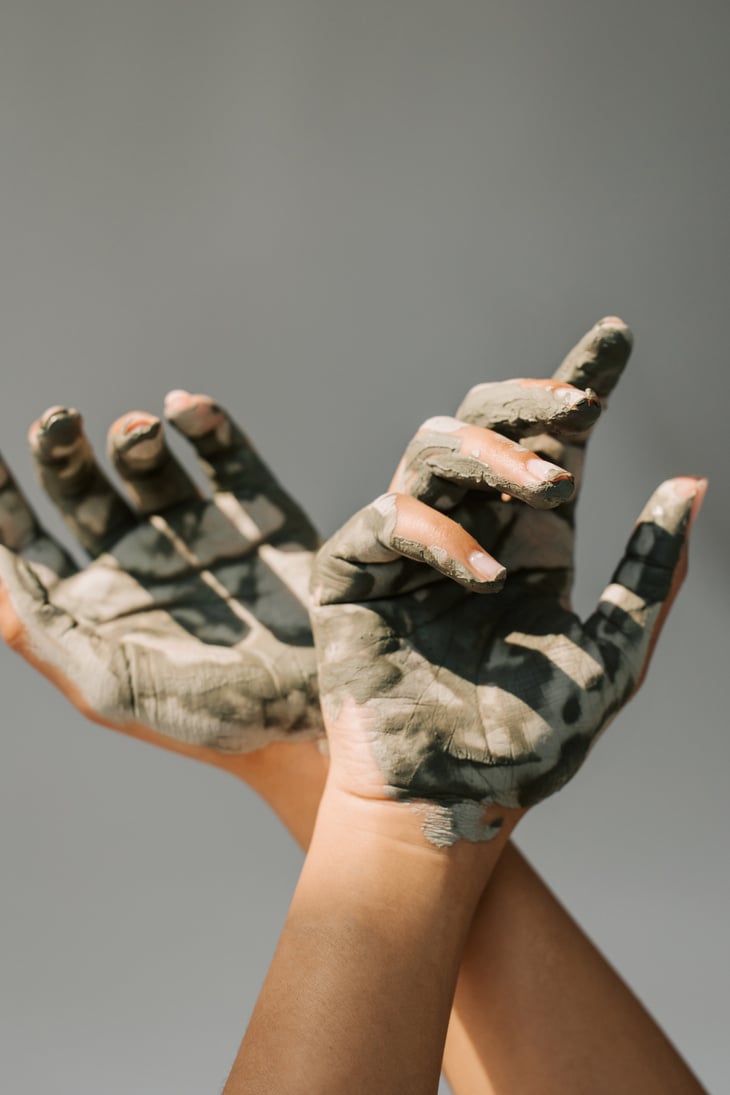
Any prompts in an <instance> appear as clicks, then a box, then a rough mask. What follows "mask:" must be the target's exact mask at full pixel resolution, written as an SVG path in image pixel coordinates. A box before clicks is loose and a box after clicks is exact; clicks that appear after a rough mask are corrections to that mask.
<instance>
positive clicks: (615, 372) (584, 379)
mask: <svg viewBox="0 0 730 1095" xmlns="http://www.w3.org/2000/svg"><path fill="white" fill-rule="evenodd" d="M633 344H634V336H633V334H632V332H631V328H630V327H629V326H628V325H627V324H626V323H624V321H623V320H622V319H619V317H618V316H605V317H604V318H603V319H599V321H598V323H596V324H594V326H593V327H591V329H590V331H588V332H587V333H586V334H585V335H583V338H581V339H580V341H579V342H578V343H576V345H575V346H574V347H573V349H572V350H571V351H570V352H569V353H568V354H567V356H566V357H565V358H564V360H563V361H562V362H561V364H560V365H558V367H557V369H556V370H555V372H554V373H553V379H554V380H560V381H562V382H563V383H566V384H572V385H573V386H574V387H576V388H582V389H583V390H585V389H586V388H591V389H592V390H593V391H594V392H595V393H596V395H598V396H599V398H600V399H601V401H602V402H605V400H606V399H607V398H608V396H609V395H610V394H611V392H612V391H613V389H614V388H615V387H616V384H617V383H618V381H619V378H620V377H621V374H622V372H623V371H624V368H625V367H626V362H627V361H628V360H629V355H630V354H631V349H632V346H633Z"/></svg>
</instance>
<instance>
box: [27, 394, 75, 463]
mask: <svg viewBox="0 0 730 1095" xmlns="http://www.w3.org/2000/svg"><path fill="white" fill-rule="evenodd" d="M83 425H84V420H83V418H82V417H81V415H80V414H79V412H78V411H77V410H76V409H75V407H65V406H63V405H62V404H54V405H53V406H52V407H48V409H47V410H45V411H44V412H43V414H42V415H41V416H40V417H39V418H36V420H35V421H34V422H32V423H31V425H30V428H29V430H28V442H29V444H30V447H31V449H32V450H33V452H34V454H35V455H37V456H48V455H51V454H52V453H53V451H54V449H57V448H65V447H67V446H69V445H73V444H75V442H76V441H78V440H79V438H80V437H81V436H82V434H83Z"/></svg>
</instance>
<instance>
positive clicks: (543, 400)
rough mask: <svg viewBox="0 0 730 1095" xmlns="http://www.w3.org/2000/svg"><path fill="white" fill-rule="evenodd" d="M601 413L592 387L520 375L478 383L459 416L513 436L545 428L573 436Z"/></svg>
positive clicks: (548, 430)
mask: <svg viewBox="0 0 730 1095" xmlns="http://www.w3.org/2000/svg"><path fill="white" fill-rule="evenodd" d="M600 413H601V403H600V400H599V399H598V396H597V395H596V394H595V392H593V391H591V389H590V388H589V389H588V390H587V391H581V390H580V389H578V388H575V387H573V386H572V385H571V384H564V383H562V382H561V381H557V380H533V379H528V378H519V379H516V380H500V381H496V382H493V383H490V384H477V385H475V387H473V388H472V389H471V390H470V391H469V392H467V394H466V397H465V398H464V399H463V401H462V403H461V405H460V406H459V409H458V411H457V412H456V417H457V418H459V419H461V420H462V421H463V422H471V423H473V424H474V425H475V426H482V427H483V428H485V429H489V430H499V432H500V433H503V434H505V435H506V436H507V437H512V438H521V437H528V436H530V435H531V434H536V433H544V432H546V431H547V432H549V433H556V434H559V435H561V436H567V437H571V436H574V435H576V434H577V435H580V434H583V433H585V432H586V431H587V430H589V429H590V428H591V427H592V426H593V424H594V423H595V422H596V420H597V419H598V416H599V415H600Z"/></svg>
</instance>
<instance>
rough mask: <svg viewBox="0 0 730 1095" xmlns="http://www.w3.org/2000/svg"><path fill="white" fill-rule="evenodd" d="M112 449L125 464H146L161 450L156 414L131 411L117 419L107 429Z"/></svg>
mask: <svg viewBox="0 0 730 1095" xmlns="http://www.w3.org/2000/svg"><path fill="white" fill-rule="evenodd" d="M109 438H110V441H111V444H112V447H113V449H114V451H115V452H116V454H117V456H118V457H121V458H122V459H123V460H124V462H125V463H127V464H146V463H148V462H149V461H150V460H154V459H155V457H157V456H158V455H159V453H160V452H161V451H162V449H163V447H164V444H165V441H164V436H163V433H162V423H161V421H160V419H159V418H157V416H156V415H153V414H148V413H147V412H146V411H133V412H132V413H131V414H127V415H123V416H122V418H119V419H117V421H116V422H115V423H114V425H113V426H112V427H111V430H110V431H109Z"/></svg>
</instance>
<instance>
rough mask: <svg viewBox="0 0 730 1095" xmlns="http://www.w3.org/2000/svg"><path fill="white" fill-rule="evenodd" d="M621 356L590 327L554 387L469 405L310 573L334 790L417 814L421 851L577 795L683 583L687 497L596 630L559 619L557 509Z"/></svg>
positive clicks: (695, 496) (561, 535) (483, 388)
mask: <svg viewBox="0 0 730 1095" xmlns="http://www.w3.org/2000/svg"><path fill="white" fill-rule="evenodd" d="M630 346H631V339H630V334H629V332H628V329H627V328H626V327H625V325H624V324H623V323H622V322H621V321H620V320H613V319H610V320H605V321H602V323H601V324H599V325H597V326H596V327H595V328H594V329H593V330H592V331H590V332H589V333H588V335H586V337H585V338H584V339H583V340H581V342H580V343H579V344H578V346H577V347H576V348H575V349H574V350H573V351H572V352H571V353H570V354H569V355H568V357H567V358H566V360H565V361H564V362H563V364H562V365H561V366H560V368H559V369H558V370H557V372H556V374H555V377H554V379H553V381H524V380H516V381H506V382H503V383H497V384H487V385H480V386H478V387H477V388H475V389H473V390H472V391H471V392H470V393H469V395H468V396H467V398H466V399H465V401H464V403H463V404H462V406H461V408H460V409H459V412H458V416H459V417H458V419H431V420H429V421H428V422H426V423H425V424H424V426H423V427H422V428H421V430H419V432H418V433H417V434H416V437H415V438H414V440H413V441H412V442H411V444H410V446H409V448H408V450H407V452H406V454H405V457H404V459H403V460H402V462H401V465H400V467H399V469H398V472H397V473H396V477H395V480H394V482H393V485H392V493H390V494H387V495H385V496H383V497H381V498H379V499H377V500H376V501H375V502H374V503H372V504H371V505H370V506H368V507H366V508H365V509H364V510H361V511H360V512H359V513H358V514H356V515H355V517H353V518H352V519H351V520H350V521H349V522H348V523H347V524H346V525H345V526H344V528H343V529H341V530H340V532H338V533H336V534H335V536H333V537H332V538H331V539H330V540H329V541H328V542H327V543H326V544H325V546H324V547H323V548H322V549H321V551H320V553H319V555H318V556H317V558H316V560H315V566H314V574H313V589H314V601H315V607H314V608H313V612H312V618H313V625H314V633H315V640H316V646H317V650H318V657H319V664H320V694H321V700H322V706H323V713H324V717H325V723H326V726H327V732H328V737H329V739H330V751H331V758H332V768H333V777H334V778H336V779H337V782H338V784H339V785H340V786H341V787H342V788H343V789H345V790H346V791H349V792H351V793H353V794H355V795H359V796H363V797H370V798H381V799H383V798H389V799H396V800H399V801H402V802H406V803H410V804H411V805H412V806H415V807H416V808H418V809H420V810H422V811H423V813H424V821H423V829H424V832H425V834H426V836H427V838H428V839H429V840H430V841H431V842H432V843H435V844H443V845H448V844H451V843H453V842H454V841H456V840H457V839H459V838H460V837H463V838H466V839H468V840H485V839H489V838H490V837H491V836H493V835H494V832H495V831H496V829H497V828H498V827H499V825H500V824H501V822H502V820H503V816H504V811H505V810H512V809H517V810H521V809H525V808H527V807H529V806H531V805H533V804H534V803H536V802H538V801H540V800H541V799H542V798H544V797H546V796H547V795H549V794H551V793H553V792H554V791H556V790H558V789H559V788H560V787H562V786H563V785H564V784H565V783H566V782H567V781H568V780H569V779H570V778H571V777H572V776H573V775H574V773H575V772H576V771H577V769H578V768H579V766H580V765H581V764H582V762H583V760H584V759H585V756H586V754H587V752H588V750H589V748H590V747H591V745H592V744H593V742H594V741H595V740H596V738H597V736H598V734H599V733H600V731H601V730H602V729H603V728H604V727H605V726H606V725H607V723H608V722H609V720H610V719H611V718H612V717H613V716H614V715H615V714H616V712H617V711H618V710H619V709H620V708H621V707H622V706H623V704H624V703H626V701H627V700H628V698H629V696H630V695H631V694H632V693H633V692H634V691H635V689H636V688H637V687H638V685H639V683H640V681H641V679H642V677H643V674H644V672H645V670H646V666H647V663H648V660H649V657H650V654H651V650H652V648H653V644H654V642H655V641H656V638H657V635H658V632H659V629H660V627H661V625H662V623H663V620H664V617H665V615H666V613H667V611H668V609H669V607H670V605H671V603H672V601H673V599H674V596H675V595H676V592H677V590H678V588H679V585H680V584H681V581H682V579H683V577H684V573H685V569H686V542H687V535H688V532H689V528H690V525H691V522H692V520H693V518H694V516H695V515H696V513H697V511H698V509H699V505H700V503H701V499H702V496H703V494H704V487H705V484H704V482H703V481H698V480H695V479H691V478H683V479H675V480H670V481H668V482H667V483H664V484H662V485H661V486H660V487H659V488H658V489H657V491H656V492H655V493H654V494H653V495H652V498H651V499H650V500H649V502H648V503H647V505H646V507H645V508H644V510H643V511H642V514H641V517H640V519H639V523H638V525H637V526H636V528H635V530H634V533H633V535H632V536H631V539H630V540H629V544H628V547H627V550H626V554H625V556H624V559H623V560H622V562H621V563H620V564H619V567H618V569H617V571H616V573H615V575H614V579H613V581H612V582H611V584H610V585H609V586H608V587H607V589H606V590H605V591H604V593H603V595H602V597H601V599H600V601H599V603H598V606H597V608H596V610H595V612H594V613H593V614H592V615H591V616H590V617H589V618H588V619H587V620H585V621H582V620H580V619H579V617H578V616H576V615H575V614H574V613H573V612H572V611H571V608H570V588H571V584H572V572H573V523H572V519H573V512H574V498H573V500H572V501H571V502H569V504H567V505H566V504H565V503H566V499H567V498H569V496H570V495H571V494H572V492H573V484H574V483H575V484H576V485H577V484H578V483H579V482H580V475H581V471H582V463H583V450H584V445H585V441H586V439H587V437H588V434H589V432H590V429H591V426H592V425H593V423H594V422H595V419H596V417H597V413H598V412H599V411H600V402H599V401H601V400H603V401H605V399H606V397H607V396H608V394H609V393H610V391H611V389H612V387H613V385H614V383H615V382H616V380H617V379H618V376H619V375H620V373H621V371H622V368H623V366H624V364H625V362H626V359H627V357H628V353H629V350H630ZM526 435H527V436H526ZM517 437H519V438H520V440H521V441H522V442H523V443H522V444H518V443H517V441H516V440H515V438H517ZM536 452H539V454H540V459H536ZM545 457H547V458H548V459H547V460H545V459H544V458H545ZM561 503H563V504H562V505H561ZM556 507H559V508H556ZM447 513H448V516H447ZM495 555H496V556H497V558H496V559H495ZM505 567H506V570H505ZM507 572H508V577H507V578H506V582H505V576H506V574H507ZM503 586H504V588H502V587H503ZM499 590H501V592H498V591H499ZM495 593H496V594H497V595H492V596H479V594H495ZM490 805H491V806H494V805H496V806H498V807H500V808H501V810H500V811H495V810H494V809H492V810H491V811H489V812H488V814H487V815H485V809H486V807H487V806H490Z"/></svg>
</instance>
